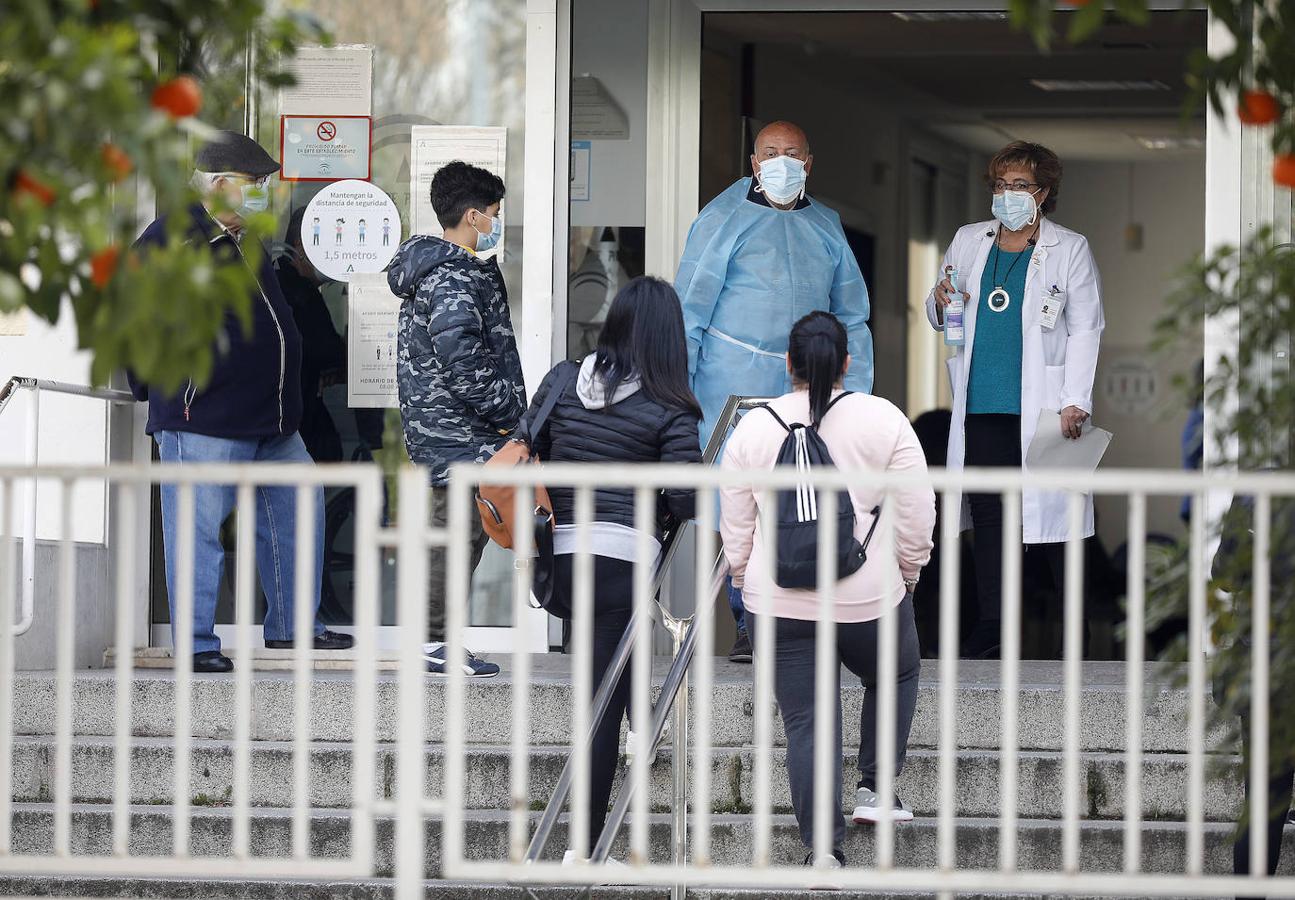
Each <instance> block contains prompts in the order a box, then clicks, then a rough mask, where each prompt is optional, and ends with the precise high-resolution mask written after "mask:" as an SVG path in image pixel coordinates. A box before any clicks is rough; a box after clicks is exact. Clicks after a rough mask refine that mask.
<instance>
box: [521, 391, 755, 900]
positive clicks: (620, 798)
mask: <svg viewBox="0 0 1295 900" xmlns="http://www.w3.org/2000/svg"><path fill="white" fill-rule="evenodd" d="M766 399H767V398H763V397H739V396H736V395H733V396H730V397H729V398H728V402H726V403H725V404H724V409H723V411H722V412H721V413H720V417H719V421H718V422H717V424H716V427H715V429H714V431H712V432H711V436H710V440H709V441H707V443H706V449H705V451H704V452H703V453H702V464H703V465H710V464H713V463H714V462H715V460H716V458H717V457H718V456H719V452H720V450H721V449H722V448H723V446H724V442H725V440H726V439H727V437H728V432H729V429H730V428H731V427H732V426H733V425H734V424H735V423H736V420H737V416H738V414H739V412H741V411H744V410H747V409H751V408H753V407H754V406H757V405H759V404H760V403H763V402H765V400H766ZM693 527H694V526H693V523H692V522H684V523H682V524H680V525H678V526H676V527H674V528H672V529H671V530H670V531H669V532H668V533H667V534H666V535H665V536H664V540H663V545H664V550H663V552H662V554H661V560H660V562H659V563H658V565H657V570H656V572H655V573H654V574H653V582H652V596H653V598H654V599H653V607H652V618H653V619H655V618H660V620H661V624H662V625H663V626H664V627H665V628H666V629H667V630H669V631H670V632H671V634H672V636H673V637H674V641H675V652H674V657H673V660H672V661H671V664H670V668H669V670H668V671H667V672H666V676H665V679H664V681H663V682H662V684H661V692H660V694H659V695H658V697H657V702H656V703H655V704H653V707H652V729H651V733H650V735H649V742H648V746H650V747H655V746H656V745H657V744H658V743H659V742H660V741H661V738H662V736H663V734H664V733H665V727H666V720H667V718H668V717H669V716H670V714H671V712H672V711H673V712H674V713H675V738H674V740H675V752H674V754H673V755H672V760H673V763H674V764H673V766H672V772H671V781H672V788H673V794H674V796H675V799H676V808H680V805H681V804H686V802H687V798H686V796H684V795H685V792H686V790H687V782H688V764H687V752H688V747H687V743H688V741H687V732H686V728H687V720H688V714H687V709H686V703H687V690H686V688H685V685H686V679H687V671H688V667H689V666H690V665H691V664H692V660H693V657H694V655H695V653H696V645H697V634H696V628H694V627H693V618H694V617H693V616H686V617H682V618H679V617H676V616H674V615H673V614H672V613H671V612H670V611H669V610H667V609H665V608H664V607H663V606H662V605H661V602H660V599H659V594H660V591H661V588H662V587H663V586H664V584H665V580H666V577H667V575H668V574H669V572H670V568H671V566H672V565H673V563H674V559H675V556H676V554H677V551H678V548H679V545H680V544H681V543H682V539H683V536H684V535H686V534H688V533H690V532H691V530H692V529H693ZM727 575H728V563H727V562H726V560H725V559H724V554H723V551H720V552H719V553H718V554H717V558H716V560H715V562H714V566H713V569H712V573H711V578H710V582H709V586H710V587H709V591H708V596H707V597H706V598H700V597H699V598H696V602H697V603H699V604H700V603H709V602H712V600H713V598H714V597H715V596H716V595H717V594H718V592H719V586H720V585H721V584H722V583H723V580H724V578H725V577H726V576H727ZM641 627H649V628H650V627H651V619H649V620H647V621H643V620H642V619H641V618H640V616H639V615H638V614H637V613H635V614H634V615H633V616H632V617H631V619H630V622H629V625H627V626H626V628H625V633H624V634H623V635H622V636H621V640H620V643H619V644H618V645H617V647H616V651H615V653H614V654H613V655H612V659H611V662H610V663H609V664H608V667H607V671H606V673H605V674H604V675H603V680H602V683H601V684H599V686H598V691H597V692H596V693H595V695H594V700H593V711H592V717H591V722H590V727H589V734H588V735H587V736H586V737H585V741H586V747H587V748H588V749H587V751H586V752H589V751H590V750H592V747H593V739H594V734H595V733H596V732H597V730H598V726H599V725H600V724H601V722H602V720H603V717H604V716H606V714H607V708H608V707H609V706H610V705H611V695H612V692H613V691H614V690H615V686H616V685H617V684H618V683H619V682H620V679H621V676H622V675H624V673H625V667H626V666H627V665H628V664H629V659H630V655H631V652H632V650H633V647H634V637H635V635H636V634H637V633H638V629H639V628H641ZM681 688H684V690H682V691H681ZM681 698H682V699H681ZM676 701H678V702H679V704H680V705H678V706H676ZM575 759H576V754H570V755H568V756H567V760H566V763H565V764H564V765H563V767H562V773H561V774H560V775H559V776H558V781H557V784H556V785H555V786H554V789H553V796H552V797H551V798H550V799H549V802H548V805H547V806H545V807H544V813H543V815H541V816H540V821H539V824H538V825H537V826H536V828H535V833H534V834H533V835H532V836H531V842H530V845H529V846H528V847H527V850H526V857H525V860H526V862H532V863H533V862H536V861H538V860H539V858H540V856H541V855H543V853H544V848H545V846H547V844H548V841H549V837H550V836H551V835H552V832H553V827H554V825H556V824H557V820H558V816H559V815H560V814H561V811H562V807H563V805H564V804H565V803H566V800H567V797H568V795H569V794H570V792H571V782H572V781H573V779H574V777H575ZM633 795H634V791H633V784H632V782H631V781H629V780H626V782H625V783H624V784H623V785H622V787H621V792H620V794H618V795H617V798H616V803H615V804H614V805H613V807H612V810H611V812H610V813H609V814H608V816H607V820H606V822H605V823H604V825H603V830H602V832H601V833H600V834H599V836H598V841H597V843H596V844H595V845H594V851H593V855H592V856H591V857H590V862H591V863H593V864H595V865H596V864H598V863H602V862H605V861H606V860H607V856H608V854H609V853H610V851H611V845H612V841H614V840H615V838H616V833H617V832H618V831H620V827H621V825H622V824H624V821H625V816H626V814H627V813H628V812H629V806H630V802H631V801H632V800H633ZM685 827H686V823H685V822H683V821H676V823H675V829H676V834H675V835H674V840H673V844H674V851H675V856H677V857H680V858H679V859H676V862H680V863H682V862H683V855H684V854H685V853H686V846H687V845H686V836H685V835H684V833H683V829H684V828H685ZM527 893H529V894H530V895H531V896H532V897H534V894H533V893H531V892H530V891H529V889H528V890H527ZM586 893H587V891H586Z"/></svg>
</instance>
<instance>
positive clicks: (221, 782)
mask: <svg viewBox="0 0 1295 900" xmlns="http://www.w3.org/2000/svg"><path fill="white" fill-rule="evenodd" d="M353 749H354V748H353V745H351V744H345V743H316V744H312V745H311V747H310V785H311V795H310V803H311V805H312V806H317V807H323V808H346V807H349V806H350V804H351V778H352V774H351V773H352V761H353V760H352V755H353ZM569 752H570V751H569V748H568V747H565V746H537V747H535V748H533V749H532V751H531V756H530V759H531V766H530V784H531V795H532V796H533V797H535V798H536V800H537V803H541V804H542V803H543V802H544V801H546V800H547V798H548V797H549V796H551V795H552V792H553V788H554V785H555V784H556V782H557V778H558V775H559V773H560V772H561V770H562V766H563V765H564V764H565V762H566V759H567V756H568V754H569ZM114 755H115V751H114V746H113V742H112V740H111V739H109V738H101V737H86V738H78V739H77V740H76V742H75V744H74V747H73V753H72V779H73V780H72V794H73V797H74V799H76V800H78V801H80V802H87V803H108V802H111V801H112V792H113V784H114V781H113V779H114V767H113V758H114ZM131 755H132V759H131V801H132V802H134V803H140V804H159V803H164V804H165V803H171V802H172V800H173V797H174V777H173V765H174V762H173V761H174V753H173V748H172V746H171V744H170V739H168V738H136V739H135V740H134V741H133V743H132V747H131ZM670 755H671V748H670V747H669V746H666V747H663V748H662V749H661V751H660V753H659V754H658V758H657V761H656V764H655V765H654V766H653V768H652V793H651V798H652V799H651V802H652V807H653V809H655V810H657V811H663V812H664V811H668V810H669V808H670V806H671V781H670V777H671V776H670ZM1081 759H1082V764H1081V766H1080V791H1081V794H1082V796H1083V797H1084V798H1085V815H1086V816H1087V817H1088V818H1092V819H1112V818H1121V817H1122V816H1123V815H1124V790H1125V787H1124V772H1125V765H1124V758H1123V755H1122V754H1113V753H1102V752H1088V753H1085V754H1083V756H1082V758H1081ZM426 760H427V776H426V777H427V785H428V793H429V794H430V795H432V796H438V795H440V793H441V790H442V781H443V777H444V776H443V772H444V768H443V767H444V750H443V749H442V748H441V747H439V746H433V747H430V748H428V750H427V751H426ZM54 761H55V753H54V743H53V741H52V740H51V739H50V738H47V737H20V738H18V739H17V740H16V741H15V744H14V781H13V789H14V799H16V800H20V801H24V802H41V801H46V800H49V799H51V798H52V796H53V790H54V785H55V779H56V773H55V769H54ZM785 764H786V754H785V752H784V751H783V750H781V749H775V750H774V758H773V765H774V772H773V782H772V789H773V803H774V806H775V809H777V810H778V811H780V812H788V811H790V808H791V800H790V795H789V793H788V789H787V778H786V768H785ZM937 765H938V759H937V754H936V753H935V751H933V750H929V749H922V748H918V749H915V750H913V751H911V752H910V754H909V756H908V760H907V763H906V766H905V771H904V774H903V775H902V776H901V777H900V779H899V783H898V789H899V791H900V793H901V796H902V797H903V798H904V800H905V801H906V802H907V803H908V804H909V806H910V807H911V808H912V809H913V810H914V812H916V813H917V814H918V815H935V814H936V811H937V809H938V798H937ZM1207 765H1208V769H1207V773H1208V777H1207V781H1206V795H1205V809H1206V811H1207V816H1208V818H1210V819H1215V820H1220V821H1225V820H1227V819H1229V818H1230V817H1231V816H1232V815H1233V814H1234V813H1235V807H1236V805H1237V803H1238V802H1239V800H1238V798H1239V797H1240V796H1241V788H1240V781H1239V777H1238V776H1239V769H1238V762H1237V760H1236V759H1235V758H1233V757H1220V756H1214V757H1210V758H1209V759H1208V760H1207ZM843 766H844V783H845V785H846V788H847V791H846V794H847V796H846V798H845V799H846V800H847V802H848V801H849V800H850V799H851V796H852V792H851V790H850V788H852V786H853V785H854V783H855V781H856V780H857V772H856V771H855V760H854V757H853V755H852V754H851V755H849V756H847V758H846V759H844V760H843ZM957 766H958V776H957V780H958V808H957V813H958V815H962V816H982V817H994V816H996V815H998V813H999V804H1000V802H1001V801H1000V783H1001V782H1000V766H1001V756H1000V754H999V753H997V752H994V751H987V750H968V751H962V752H961V753H959V755H958V760H957ZM510 768H511V766H510V758H509V751H508V749H507V748H504V747H498V746H493V745H480V746H473V747H472V748H470V751H469V753H468V754H467V786H466V787H465V788H464V789H463V791H462V792H461V796H462V802H463V804H464V806H465V807H466V808H468V809H507V808H508V806H509V793H508V792H509V773H510ZM754 769H755V762H754V752H753V751H752V750H751V749H750V748H731V747H719V748H716V751H715V754H714V757H713V759H712V766H711V772H712V775H711V808H712V810H714V811H716V812H742V811H746V810H749V809H750V804H751V802H752V797H753V796H754V788H753V780H754ZM1061 770H1062V765H1061V755H1060V754H1059V753H1057V752H1056V751H1025V752H1023V753H1022V754H1021V755H1020V758H1019V764H1018V772H1019V775H1018V784H1019V802H1018V805H1017V814H1018V815H1020V816H1022V817H1027V818H1040V819H1056V818H1060V816H1061V797H1062V780H1061V778H1062V775H1061ZM292 772H293V747H292V744H290V743H287V742H281V741H258V742H255V743H254V744H253V745H252V752H251V777H250V781H249V784H250V791H251V799H250V802H251V803H252V805H254V806H264V807H286V806H290V805H291V804H292V799H293V798H292V785H293V776H292ZM395 772H396V751H395V749H394V747H393V746H392V745H389V744H387V745H381V746H380V747H379V750H378V758H377V762H376V765H375V783H374V785H373V796H376V797H385V798H390V797H391V796H393V793H394V790H395ZM623 774H624V772H623V770H622V773H621V775H623ZM620 777H621V776H618V782H619V778H620ZM1186 784H1187V773H1186V757H1185V756H1183V755H1181V754H1165V753H1152V754H1145V755H1144V756H1143V766H1142V810H1143V816H1144V817H1145V818H1150V819H1182V818H1183V817H1184V816H1185V814H1186ZM189 785H190V787H189V797H190V799H191V800H192V801H193V802H194V804H195V805H200V806H211V805H222V804H227V803H228V802H229V798H230V797H231V796H232V793H233V746H232V744H231V743H230V742H227V741H218V740H210V739H199V740H196V741H195V742H194V745H193V749H192V757H191V775H190V779H189ZM690 796H691V793H690Z"/></svg>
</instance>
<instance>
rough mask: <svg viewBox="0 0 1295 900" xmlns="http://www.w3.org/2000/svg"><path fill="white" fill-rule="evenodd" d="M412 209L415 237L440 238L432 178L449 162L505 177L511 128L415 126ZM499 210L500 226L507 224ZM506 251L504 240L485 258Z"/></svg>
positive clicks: (411, 188)
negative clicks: (429, 236) (433, 204)
mask: <svg viewBox="0 0 1295 900" xmlns="http://www.w3.org/2000/svg"><path fill="white" fill-rule="evenodd" d="M409 142H410V148H411V149H410V161H409V196H410V201H409V206H410V212H411V213H412V215H413V221H412V222H411V223H410V233H411V234H431V235H435V236H436V237H440V236H441V234H442V233H443V229H442V228H441V223H440V222H438V221H436V213H435V212H434V211H433V210H432V197H431V191H432V177H433V176H434V175H435V174H436V173H437V172H439V171H440V170H441V167H442V166H444V165H445V164H446V163H448V162H453V161H455V160H462V161H463V162H465V163H467V164H468V165H471V166H478V167H480V168H482V169H485V170H486V171H487V172H493V173H494V174H496V175H498V176H499V177H500V178H503V177H504V166H505V164H506V163H507V160H508V129H507V128H499V127H473V126H466V125H415V126H414V127H413V128H412V129H410V135H409ZM506 206H507V201H504V203H503V204H502V205H501V206H500V208H499V217H500V224H501V225H503V224H505V221H504V207H506ZM503 250H504V239H503V238H500V239H499V246H498V249H496V250H492V251H490V252H489V253H482V254H481V256H482V257H483V258H485V259H489V258H490V257H491V256H494V255H495V254H497V253H499V254H502V253H503Z"/></svg>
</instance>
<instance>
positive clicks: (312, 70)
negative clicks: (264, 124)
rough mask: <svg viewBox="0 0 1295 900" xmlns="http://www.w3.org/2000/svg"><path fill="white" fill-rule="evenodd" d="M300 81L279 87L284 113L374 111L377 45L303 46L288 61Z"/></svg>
mask: <svg viewBox="0 0 1295 900" xmlns="http://www.w3.org/2000/svg"><path fill="white" fill-rule="evenodd" d="M284 70H285V71H286V72H288V73H289V74H291V75H292V76H293V78H294V79H295V81H296V83H295V84H293V85H291V86H289V87H283V88H280V89H279V115H281V116H309V115H330V116H368V115H372V114H373V108H372V97H373V48H372V47H369V46H368V45H366V44H344V45H342V46H338V47H300V48H298V49H297V53H296V55H295V56H293V57H292V58H291V59H290V60H288V61H287V63H286V64H285V65H284Z"/></svg>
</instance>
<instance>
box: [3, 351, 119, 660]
mask: <svg viewBox="0 0 1295 900" xmlns="http://www.w3.org/2000/svg"><path fill="white" fill-rule="evenodd" d="M20 390H27V391H31V397H32V399H31V406H29V407H28V408H27V442H26V449H25V452H24V454H23V456H24V459H23V461H24V463H26V464H27V465H28V466H30V467H32V468H33V469H34V468H35V467H36V465H37V464H38V463H39V462H40V395H41V392H43V391H48V392H49V393H51V394H68V395H71V396H74V397H89V398H91V399H93V400H103V401H105V402H108V403H114V404H117V403H120V404H127V403H136V402H137V401H136V400H135V396H134V395H133V394H131V393H130V392H129V391H118V390H113V389H112V388H96V387H88V386H86V385H83V384H68V383H67V382H64V381H52V380H50V379H48V378H27V377H25V376H22V375H15V376H14V377H12V378H10V379H9V380H8V381H6V382H5V384H4V387H0V414H3V413H4V411H5V407H7V406H8V405H9V401H10V400H12V399H13V397H14V395H15V394H17V393H18V391H20ZM38 481H39V480H38V479H37V478H36V477H35V476H32V478H31V479H30V480H28V482H27V487H26V490H24V491H23V534H22V539H23V540H22V618H21V619H19V620H18V623H17V624H16V625H15V624H13V623H4V624H5V625H11V626H12V627H13V633H14V635H21V634H26V633H27V632H28V631H29V630H30V629H31V626H32V623H33V622H35V620H36V491H37V484H38ZM4 524H5V527H6V528H7V527H8V524H9V523H7V522H6V523H4Z"/></svg>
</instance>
